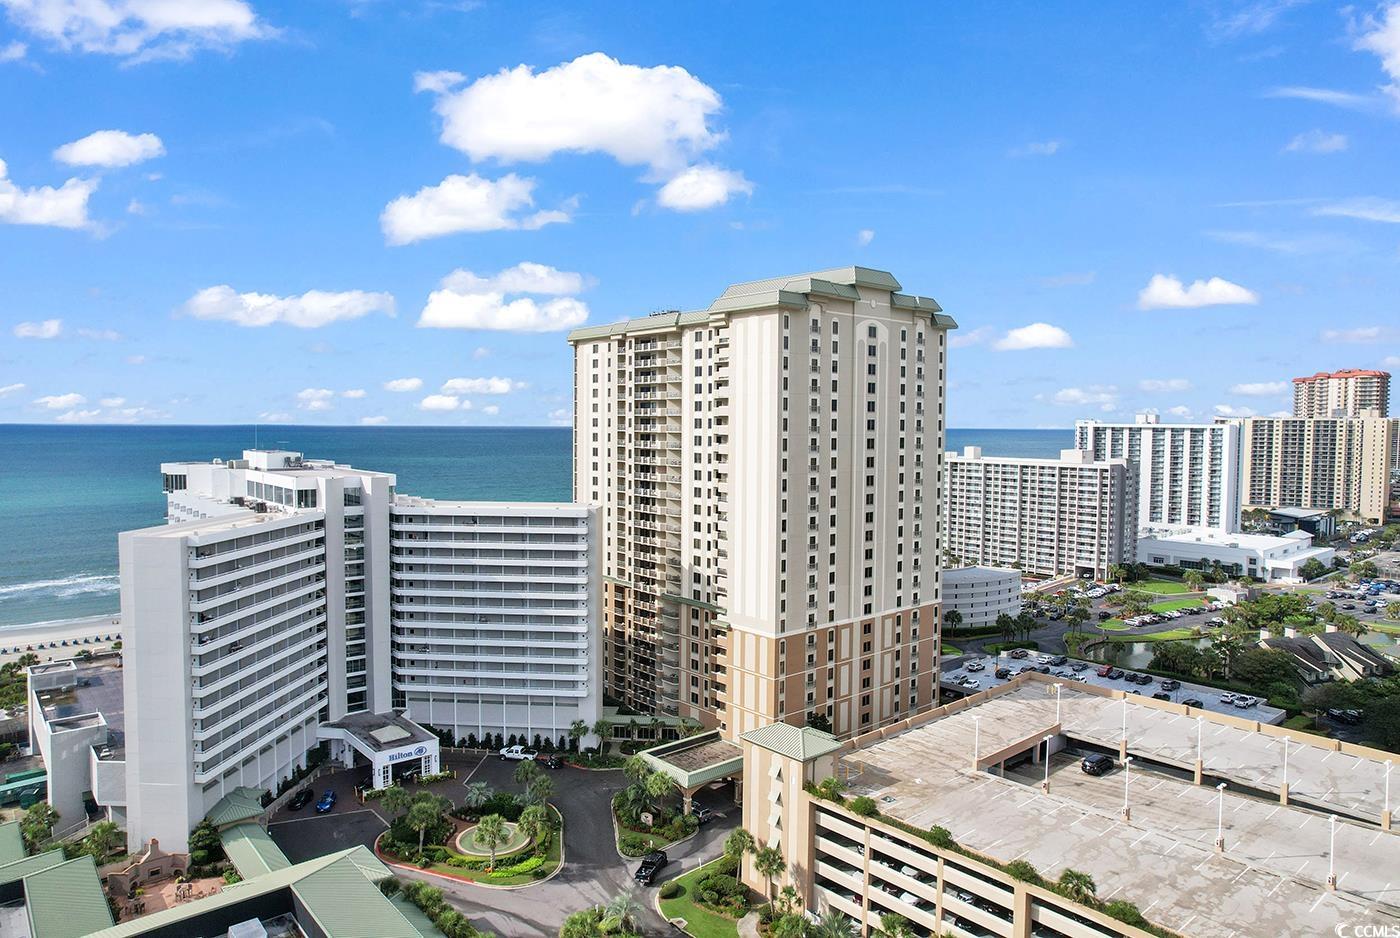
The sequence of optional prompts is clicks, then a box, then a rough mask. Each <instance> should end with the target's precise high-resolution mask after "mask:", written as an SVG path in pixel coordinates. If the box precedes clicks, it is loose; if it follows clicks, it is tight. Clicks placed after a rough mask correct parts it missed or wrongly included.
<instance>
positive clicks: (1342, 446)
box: [1236, 417, 1398, 524]
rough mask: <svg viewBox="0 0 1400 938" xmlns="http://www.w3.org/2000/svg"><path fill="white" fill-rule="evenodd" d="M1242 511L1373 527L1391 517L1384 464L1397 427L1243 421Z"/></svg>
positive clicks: (1368, 420) (1351, 421)
mask: <svg viewBox="0 0 1400 938" xmlns="http://www.w3.org/2000/svg"><path fill="white" fill-rule="evenodd" d="M1236 422H1237V423H1238V424H1239V425H1240V427H1241V431H1242V433H1243V437H1244V461H1243V472H1244V476H1243V482H1242V486H1241V487H1242V488H1243V491H1244V503H1245V507H1246V508H1323V509H1328V510H1331V509H1336V510H1338V511H1339V512H1340V513H1341V515H1342V516H1343V517H1345V518H1350V519H1353V520H1359V521H1366V522H1369V523H1373V524H1380V523H1382V522H1384V520H1385V518H1386V517H1387V514H1388V513H1389V511H1390V501H1391V499H1390V463H1391V459H1392V455H1393V453H1394V451H1395V447H1396V440H1395V436H1396V433H1397V423H1398V422H1397V421H1395V420H1389V419H1386V418H1384V417H1346V418H1337V419H1332V420H1328V419H1309V418H1304V417H1248V418H1245V419H1243V420H1238V421H1236Z"/></svg>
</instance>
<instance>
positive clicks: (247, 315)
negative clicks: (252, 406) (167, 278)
mask: <svg viewBox="0 0 1400 938" xmlns="http://www.w3.org/2000/svg"><path fill="white" fill-rule="evenodd" d="M183 310H184V312H185V313H186V315H189V316H193V317H194V318H195V319H211V320H221V321H224V322H232V323H236V324H237V325H240V326H249V327H255V326H270V325H272V324H273V323H285V324H286V325H289V326H296V327H297V328H298V329H315V328H318V327H320V326H324V325H326V324H328V323H332V322H337V321H340V320H348V319H359V318H360V317H361V316H368V315H369V314H370V313H384V314H386V315H389V316H392V315H394V298H393V297H392V296H390V295H389V294H388V293H367V292H365V291H363V290H348V291H345V292H342V293H327V292H325V291H322V290H308V291H306V292H305V293H303V294H301V295H300V296H285V297H284V296H274V295H272V294H270V293H235V292H234V289H233V287H230V286H228V285H227V284H223V285H220V286H217V287H206V288H205V289H203V290H200V291H199V292H198V293H196V294H195V295H194V296H192V297H190V299H189V300H188V301H187V302H186V303H185V305H184V307H183Z"/></svg>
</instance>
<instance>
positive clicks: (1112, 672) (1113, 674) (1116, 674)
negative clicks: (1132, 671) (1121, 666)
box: [1104, 668, 1123, 681]
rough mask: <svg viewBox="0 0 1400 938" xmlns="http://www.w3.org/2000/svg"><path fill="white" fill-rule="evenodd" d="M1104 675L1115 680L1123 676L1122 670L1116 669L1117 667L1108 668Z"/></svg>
mask: <svg viewBox="0 0 1400 938" xmlns="http://www.w3.org/2000/svg"><path fill="white" fill-rule="evenodd" d="M1104 676H1105V677H1107V678H1108V679H1109V680H1110V681H1116V680H1118V679H1119V678H1120V677H1122V676H1123V672H1122V671H1120V670H1118V669H1117V668H1109V669H1108V673H1107V674H1106V675H1104Z"/></svg>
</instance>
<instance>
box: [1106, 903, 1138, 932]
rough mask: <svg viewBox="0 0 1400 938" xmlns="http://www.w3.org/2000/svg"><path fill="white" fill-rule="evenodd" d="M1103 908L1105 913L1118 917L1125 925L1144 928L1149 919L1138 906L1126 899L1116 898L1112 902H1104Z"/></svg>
mask: <svg viewBox="0 0 1400 938" xmlns="http://www.w3.org/2000/svg"><path fill="white" fill-rule="evenodd" d="M1103 910H1104V912H1105V914H1107V915H1109V916H1110V917H1112V918H1116V919H1117V920H1118V921H1120V922H1122V923H1123V924H1125V925H1133V926H1136V927H1137V928H1144V927H1146V925H1147V919H1145V918H1143V917H1142V913H1141V912H1139V911H1138V907H1137V906H1135V905H1133V904H1132V903H1131V902H1129V901H1127V900H1126V899H1114V900H1113V901H1112V902H1107V903H1104V907H1103Z"/></svg>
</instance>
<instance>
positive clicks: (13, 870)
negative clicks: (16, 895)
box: [0, 850, 63, 886]
mask: <svg viewBox="0 0 1400 938" xmlns="http://www.w3.org/2000/svg"><path fill="white" fill-rule="evenodd" d="M62 862H63V851H62V850H50V851H49V852H48V853H40V854H38V855H36V856H32V857H24V858H22V859H19V860H14V861H12V862H10V863H7V864H5V865H4V866H0V886H4V885H6V884H8V883H13V882H18V881H19V880H21V879H24V878H25V877H26V876H28V875H29V874H31V873H37V872H39V871H40V870H47V869H49V868H50V867H54V866H58V865H59V864H60V863H62Z"/></svg>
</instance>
